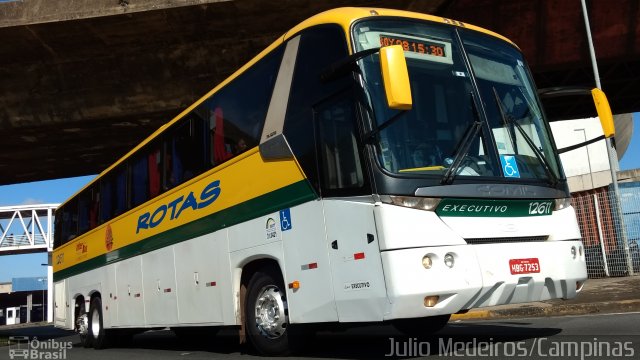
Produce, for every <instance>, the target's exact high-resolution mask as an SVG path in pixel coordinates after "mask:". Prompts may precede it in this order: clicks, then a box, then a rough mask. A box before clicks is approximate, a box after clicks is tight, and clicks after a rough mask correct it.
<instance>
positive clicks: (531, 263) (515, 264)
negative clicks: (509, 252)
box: [509, 258, 540, 275]
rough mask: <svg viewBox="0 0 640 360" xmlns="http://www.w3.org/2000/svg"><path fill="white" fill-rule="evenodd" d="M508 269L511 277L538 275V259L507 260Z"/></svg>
mask: <svg viewBox="0 0 640 360" xmlns="http://www.w3.org/2000/svg"><path fill="white" fill-rule="evenodd" d="M509 269H510V270H511V275H517V274H532V273H539V272H540V261H538V258H531V259H511V260H509Z"/></svg>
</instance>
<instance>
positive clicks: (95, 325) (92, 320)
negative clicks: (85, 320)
mask: <svg viewBox="0 0 640 360" xmlns="http://www.w3.org/2000/svg"><path fill="white" fill-rule="evenodd" d="M88 330H89V331H88V334H87V337H88V338H89V340H90V341H91V343H92V344H93V348H94V349H97V350H99V349H104V348H106V347H107V333H106V331H105V329H104V322H103V317H102V300H100V298H99V297H94V298H93V299H92V300H91V306H90V307H89V329H88Z"/></svg>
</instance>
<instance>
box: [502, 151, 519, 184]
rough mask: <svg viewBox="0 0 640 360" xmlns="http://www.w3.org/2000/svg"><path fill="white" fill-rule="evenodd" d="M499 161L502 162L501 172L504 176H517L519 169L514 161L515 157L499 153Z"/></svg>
mask: <svg viewBox="0 0 640 360" xmlns="http://www.w3.org/2000/svg"><path fill="white" fill-rule="evenodd" d="M500 162H501V163H502V172H503V173H504V176H505V177H511V178H519V177H520V171H519V170H518V164H517V163H516V157H515V156H513V155H500Z"/></svg>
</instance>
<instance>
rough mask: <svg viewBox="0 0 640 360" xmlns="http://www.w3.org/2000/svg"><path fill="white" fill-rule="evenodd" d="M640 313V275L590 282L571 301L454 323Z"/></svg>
mask: <svg viewBox="0 0 640 360" xmlns="http://www.w3.org/2000/svg"><path fill="white" fill-rule="evenodd" d="M633 311H640V275H636V276H627V277H609V278H602V279H589V280H587V282H586V283H585V284H584V286H583V288H582V291H580V292H579V293H578V295H577V296H576V297H575V298H573V299H570V300H562V299H556V300H547V301H539V302H533V303H525V304H513V305H500V306H493V307H488V308H482V309H474V310H471V311H469V312H468V313H466V314H455V315H453V316H452V320H462V319H500V318H518V317H537V316H562V315H583V314H596V313H619V312H633Z"/></svg>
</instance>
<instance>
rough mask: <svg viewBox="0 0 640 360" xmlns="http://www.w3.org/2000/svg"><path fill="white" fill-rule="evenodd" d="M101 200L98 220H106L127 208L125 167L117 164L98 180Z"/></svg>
mask: <svg viewBox="0 0 640 360" xmlns="http://www.w3.org/2000/svg"><path fill="white" fill-rule="evenodd" d="M100 194H101V195H102V199H101V200H102V201H101V202H100V203H101V206H100V222H101V223H103V222H106V221H109V220H111V219H113V218H114V217H116V216H118V215H120V214H122V213H124V212H125V211H126V210H127V203H128V202H127V167H126V166H124V165H121V166H119V167H118V168H116V169H115V171H112V172H111V173H109V174H108V175H107V176H106V177H105V178H104V179H102V181H101V182H100Z"/></svg>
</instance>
